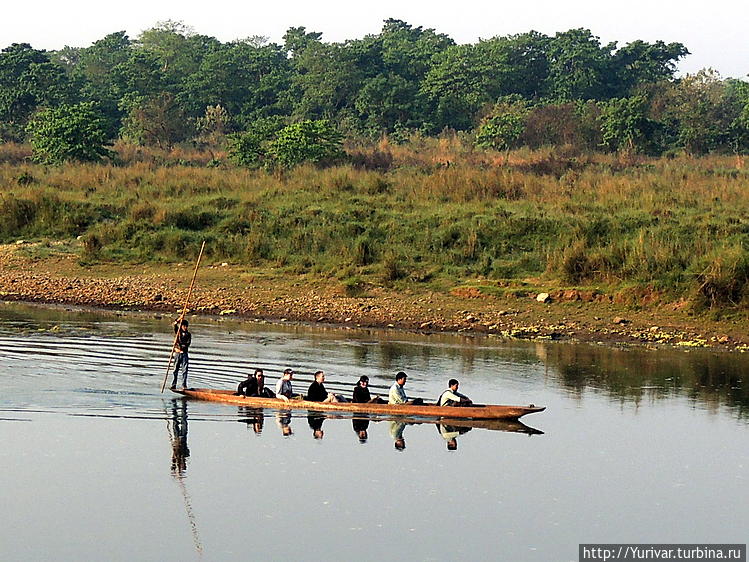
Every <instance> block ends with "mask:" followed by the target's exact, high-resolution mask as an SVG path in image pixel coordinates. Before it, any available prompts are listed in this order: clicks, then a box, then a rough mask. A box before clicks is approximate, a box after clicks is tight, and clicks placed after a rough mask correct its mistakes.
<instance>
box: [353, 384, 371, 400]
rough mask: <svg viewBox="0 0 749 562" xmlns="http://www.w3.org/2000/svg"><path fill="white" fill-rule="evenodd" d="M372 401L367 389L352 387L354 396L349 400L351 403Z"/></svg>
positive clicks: (359, 386) (364, 387)
mask: <svg viewBox="0 0 749 562" xmlns="http://www.w3.org/2000/svg"><path fill="white" fill-rule="evenodd" d="M371 399H372V395H371V394H369V388H367V387H366V386H362V385H360V384H357V385H356V386H355V387H354V396H353V398H352V399H351V401H352V402H358V403H360V404H361V403H364V402H369V401H370V400H371Z"/></svg>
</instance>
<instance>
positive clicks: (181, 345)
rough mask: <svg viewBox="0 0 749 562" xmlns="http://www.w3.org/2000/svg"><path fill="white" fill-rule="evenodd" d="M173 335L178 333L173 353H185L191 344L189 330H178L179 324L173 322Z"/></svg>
mask: <svg viewBox="0 0 749 562" xmlns="http://www.w3.org/2000/svg"><path fill="white" fill-rule="evenodd" d="M174 333H175V334H177V333H179V335H178V336H177V343H176V344H175V346H174V347H175V348H176V349H175V351H177V350H179V351H180V352H181V353H187V350H188V348H189V347H190V344H191V343H192V334H191V333H190V330H184V331H182V330H180V329H179V324H178V323H176V322H175V323H174Z"/></svg>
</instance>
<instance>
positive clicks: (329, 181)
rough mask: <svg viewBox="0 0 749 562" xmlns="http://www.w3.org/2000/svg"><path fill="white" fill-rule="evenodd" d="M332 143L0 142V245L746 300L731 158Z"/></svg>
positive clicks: (503, 285)
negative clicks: (247, 161)
mask: <svg viewBox="0 0 749 562" xmlns="http://www.w3.org/2000/svg"><path fill="white" fill-rule="evenodd" d="M2 151H5V152H2ZM349 152H350V154H351V155H352V163H350V164H346V165H340V166H337V167H333V168H327V169H322V170H320V169H316V168H314V167H301V168H297V169H295V170H293V171H291V172H288V173H286V174H284V175H282V176H271V175H268V174H266V173H264V172H254V171H248V170H243V169H239V168H235V167H231V166H229V165H227V164H224V163H222V155H221V154H213V153H211V154H199V153H182V154H176V155H175V154H171V155H170V154H167V153H164V154H153V153H145V152H143V151H137V150H134V149H132V148H128V147H120V154H121V157H122V161H123V162H122V163H121V164H120V165H118V166H113V165H86V164H81V165H67V166H64V167H60V168H46V167H41V166H36V165H32V164H28V163H25V161H24V159H23V148H22V147H18V146H12V147H11V146H5V147H0V162H2V164H0V194H2V198H0V241H1V242H12V241H14V240H16V239H19V238H23V239H37V240H39V239H55V240H59V239H70V240H74V239H77V237H81V238H80V241H81V243H82V245H81V249H80V261H81V263H84V264H89V263H90V264H93V263H97V262H106V261H126V262H154V261H167V262H168V261H181V260H189V259H192V258H193V257H194V255H195V254H196V252H197V249H198V247H199V245H200V244H199V243H200V241H201V240H203V239H206V240H208V250H207V251H208V258H209V259H210V260H213V261H227V262H230V263H236V264H243V265H252V266H257V267H262V268H282V269H284V270H286V271H288V272H289V273H292V274H315V275H319V276H322V277H326V278H335V279H337V280H339V281H340V283H341V284H342V286H344V287H345V288H346V290H347V291H349V292H351V294H355V293H356V292H357V291H363V290H366V287H367V286H369V285H381V284H383V285H395V286H399V285H404V284H419V285H427V286H429V287H430V288H432V289H438V290H439V289H448V288H452V287H455V286H457V285H474V286H477V288H478V290H480V291H483V292H487V293H492V292H495V293H501V292H512V291H523V290H525V288H526V287H527V285H526V284H527V283H531V284H533V283H536V284H540V283H541V282H543V283H545V284H546V285H548V284H550V283H551V284H555V285H556V286H558V287H585V288H590V287H594V286H595V287H605V288H606V290H607V291H609V292H612V293H616V292H622V293H627V294H631V295H634V296H635V297H633V298H634V300H633V302H637V300H638V299H639V298H641V297H643V298H644V295H648V296H649V297H648V298H652V297H653V296H655V298H664V299H668V300H688V301H689V302H690V303H691V304H692V305H693V306H694V307H696V308H712V309H713V310H723V309H727V308H731V307H744V306H746V305H747V304H749V290H747V288H748V287H749V285H748V284H747V281H748V280H749V198H747V193H749V170H745V169H743V167H742V165H741V163H737V162H736V159H735V158H732V157H719V156H714V157H705V158H701V159H688V158H674V159H659V160H653V159H645V158H641V159H631V158H630V159H622V158H618V157H617V156H615V155H602V154H566V153H564V151H559V150H557V151H552V150H538V151H518V152H515V153H510V154H507V155H505V154H498V153H492V152H475V151H472V150H470V149H468V148H466V147H464V146H463V145H462V144H461V143H460V142H459V141H457V140H454V139H453V140H449V139H447V140H446V139H442V140H438V139H431V140H423V141H419V142H413V143H411V144H410V145H408V146H391V145H388V144H387V143H381V144H380V145H379V146H376V147H366V148H357V147H349ZM35 251H43V250H40V249H39V247H38V246H37V249H36V250H35Z"/></svg>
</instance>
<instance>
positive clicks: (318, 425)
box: [307, 414, 325, 431]
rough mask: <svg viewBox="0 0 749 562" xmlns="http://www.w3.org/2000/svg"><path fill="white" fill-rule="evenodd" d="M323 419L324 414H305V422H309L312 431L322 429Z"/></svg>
mask: <svg viewBox="0 0 749 562" xmlns="http://www.w3.org/2000/svg"><path fill="white" fill-rule="evenodd" d="M324 421H325V417H324V416H320V415H318V414H308V415H307V423H308V424H309V427H310V429H312V430H313V431H315V430H320V429H322V422H324Z"/></svg>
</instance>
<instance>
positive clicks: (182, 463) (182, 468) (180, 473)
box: [167, 398, 203, 554]
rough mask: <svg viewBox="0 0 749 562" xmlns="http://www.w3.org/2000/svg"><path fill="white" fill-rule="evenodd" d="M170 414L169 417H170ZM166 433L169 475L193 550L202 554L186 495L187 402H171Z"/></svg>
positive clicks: (187, 455)
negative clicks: (179, 497)
mask: <svg viewBox="0 0 749 562" xmlns="http://www.w3.org/2000/svg"><path fill="white" fill-rule="evenodd" d="M170 414H171V415H170ZM167 431H168V432H169V440H170V441H171V443H172V465H171V474H172V476H173V477H174V479H175V481H176V482H177V484H178V485H179V489H180V492H181V493H182V499H183V501H184V503H185V513H186V515H187V520H188V522H189V523H190V532H191V533H192V539H193V543H194V544H195V550H196V551H197V552H198V554H201V553H202V552H203V544H202V542H201V541H200V534H199V533H198V523H197V520H196V519H195V513H194V512H193V510H192V502H191V501H190V495H189V494H188V493H187V486H186V485H185V476H186V475H187V459H188V458H189V457H190V448H189V447H188V446H187V402H186V401H185V400H184V399H180V398H174V399H172V401H171V413H170V412H167Z"/></svg>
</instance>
